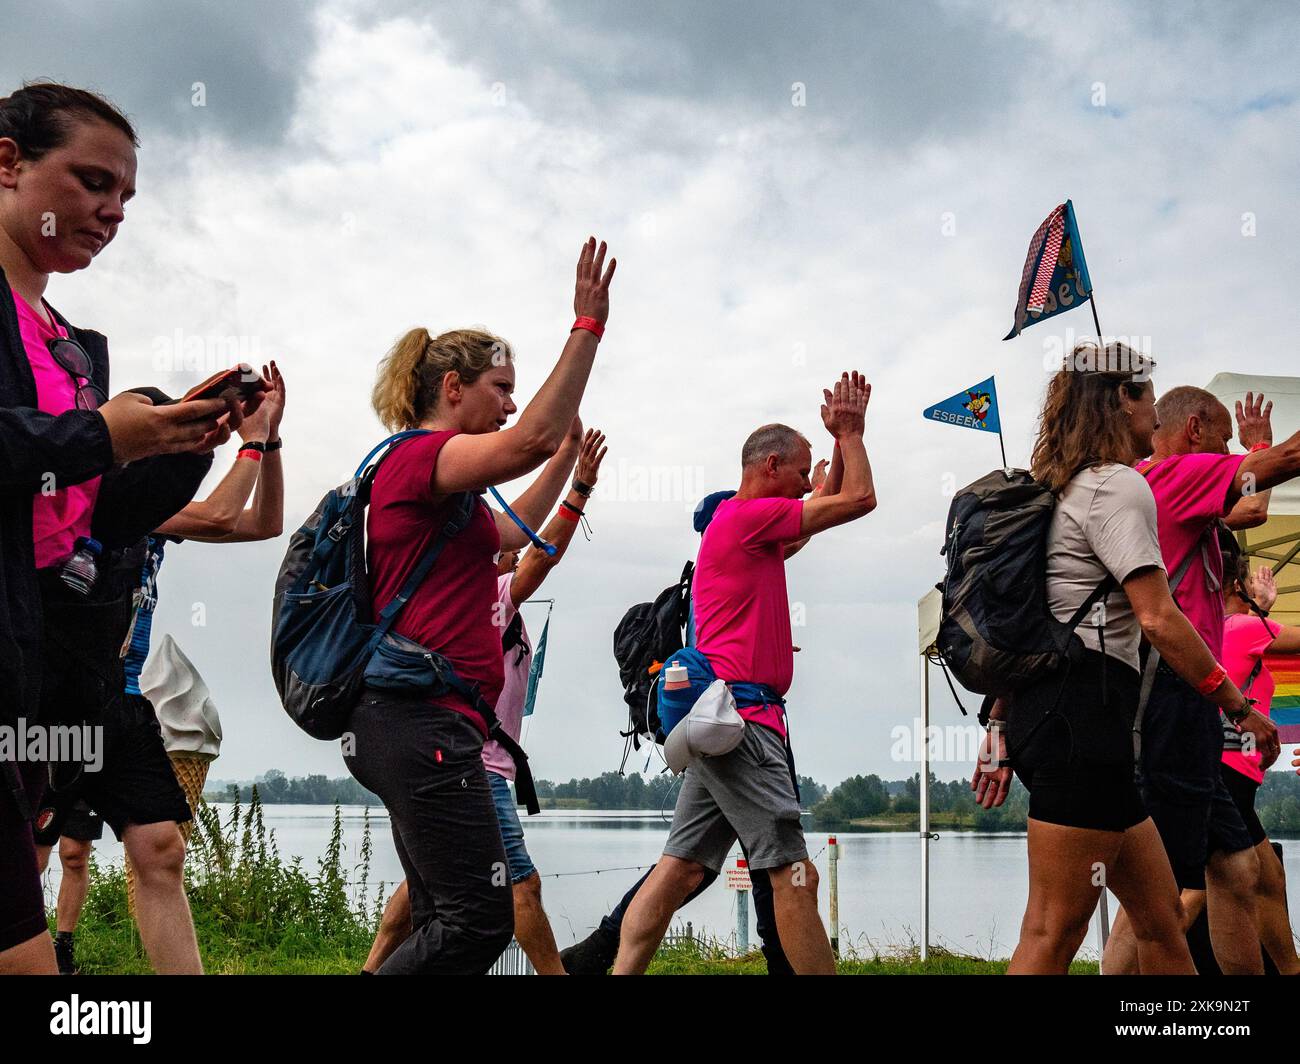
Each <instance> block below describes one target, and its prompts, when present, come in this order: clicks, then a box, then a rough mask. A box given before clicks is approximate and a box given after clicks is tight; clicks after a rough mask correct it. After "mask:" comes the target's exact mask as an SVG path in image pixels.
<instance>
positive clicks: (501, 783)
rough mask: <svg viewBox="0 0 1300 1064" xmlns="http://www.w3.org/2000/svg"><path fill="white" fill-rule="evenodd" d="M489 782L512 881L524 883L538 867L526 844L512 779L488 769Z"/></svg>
mask: <svg viewBox="0 0 1300 1064" xmlns="http://www.w3.org/2000/svg"><path fill="white" fill-rule="evenodd" d="M487 778H488V784H489V785H490V786H491V787H492V800H493V801H494V802H495V803H496V807H497V820H498V822H499V823H500V824H501V841H502V842H503V843H505V847H506V860H507V861H508V862H509V864H510V882H511V883H522V882H523V881H524V880H525V879H527V878H528V877H529V876H531V875H534V874H535V873H536V872H537V869H536V868H535V867H533V859H532V858H531V857H529V856H528V847H526V846H525V845H524V826H523V825H522V824H521V823H519V807H518V806H517V805H515V796H514V795H513V794H511V793H510V781H509V780H507V779H506V778H505V777H504V776H498V775H497V774H496V773H495V772H493V771H491V770H490V769H489V770H488V774H487Z"/></svg>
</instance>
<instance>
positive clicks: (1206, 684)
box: [1196, 664, 1228, 695]
mask: <svg viewBox="0 0 1300 1064" xmlns="http://www.w3.org/2000/svg"><path fill="white" fill-rule="evenodd" d="M1227 678H1228V670H1227V669H1225V668H1224V667H1223V666H1222V665H1217V664H1216V665H1215V666H1214V671H1213V672H1211V673H1210V675H1209V676H1207V677H1206V678H1205V679H1204V680H1202V681H1201V683H1200V686H1199V687H1197V688H1196V690H1197V691H1198V692H1199V693H1201V694H1203V695H1212V694H1214V692H1215V691H1217V690H1218V689H1219V687H1220V685H1221V684H1222V683H1223V681H1224V680H1226V679H1227Z"/></svg>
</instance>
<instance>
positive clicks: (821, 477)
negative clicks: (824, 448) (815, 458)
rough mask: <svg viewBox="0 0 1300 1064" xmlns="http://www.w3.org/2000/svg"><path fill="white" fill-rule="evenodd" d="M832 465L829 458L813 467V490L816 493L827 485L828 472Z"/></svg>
mask: <svg viewBox="0 0 1300 1064" xmlns="http://www.w3.org/2000/svg"><path fill="white" fill-rule="evenodd" d="M830 464H831V460H830V459H829V458H823V459H822V460H821V461H820V462H818V463H817V464H816V465H815V466H814V467H813V473H812V490H813V491H814V492H818V491H820V490H821V489H822V486H823V485H824V484H825V483H826V470H827V468H829V466H830Z"/></svg>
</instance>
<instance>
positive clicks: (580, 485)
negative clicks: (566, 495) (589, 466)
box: [573, 477, 595, 499]
mask: <svg viewBox="0 0 1300 1064" xmlns="http://www.w3.org/2000/svg"><path fill="white" fill-rule="evenodd" d="M593 487H595V485H594V484H586V483H584V482H583V481H581V480H579V479H578V478H577V477H574V478H573V490H574V491H576V492H577V493H578V494H579V495H581V496H582V497H583V498H584V499H590V498H591V490H592V488H593Z"/></svg>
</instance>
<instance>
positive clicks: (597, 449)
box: [573, 429, 609, 485]
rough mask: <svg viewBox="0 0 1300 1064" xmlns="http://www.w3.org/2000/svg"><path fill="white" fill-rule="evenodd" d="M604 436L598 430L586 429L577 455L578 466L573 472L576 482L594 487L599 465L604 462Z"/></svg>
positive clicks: (605, 448)
mask: <svg viewBox="0 0 1300 1064" xmlns="http://www.w3.org/2000/svg"><path fill="white" fill-rule="evenodd" d="M604 443H605V434H604V433H603V432H601V431H600V429H588V430H587V434H586V435H585V436H584V437H583V438H582V450H581V451H580V452H579V453H578V466H577V468H576V469H575V470H574V471H573V475H574V477H575V478H576V479H577V480H580V481H582V483H584V484H588V485H594V484H595V483H596V479H597V477H599V476H600V463H601V462H603V461H604V460H605V452H606V451H608V450H609V448H608V447H606V446H604Z"/></svg>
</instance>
